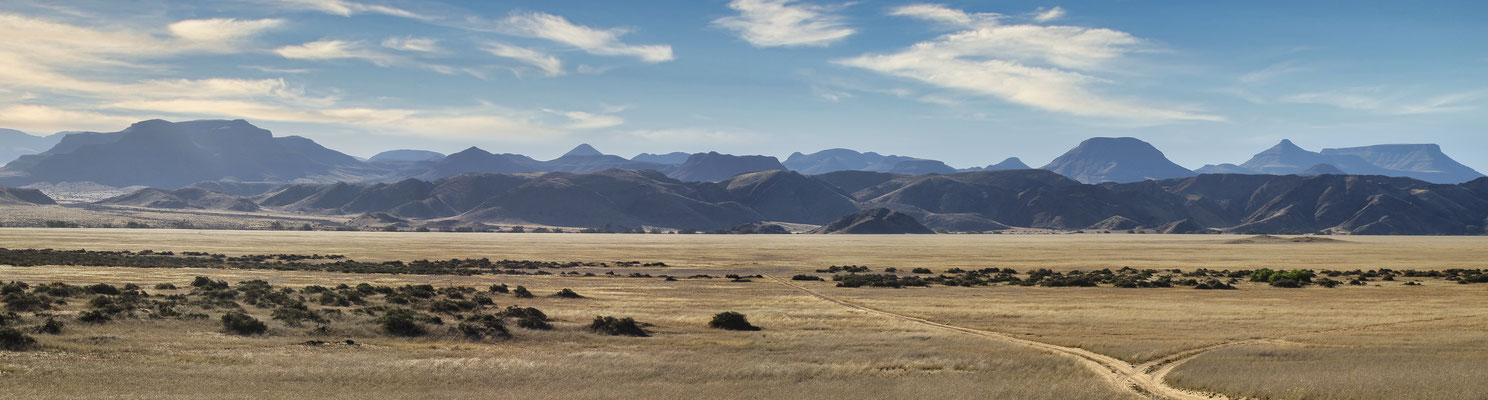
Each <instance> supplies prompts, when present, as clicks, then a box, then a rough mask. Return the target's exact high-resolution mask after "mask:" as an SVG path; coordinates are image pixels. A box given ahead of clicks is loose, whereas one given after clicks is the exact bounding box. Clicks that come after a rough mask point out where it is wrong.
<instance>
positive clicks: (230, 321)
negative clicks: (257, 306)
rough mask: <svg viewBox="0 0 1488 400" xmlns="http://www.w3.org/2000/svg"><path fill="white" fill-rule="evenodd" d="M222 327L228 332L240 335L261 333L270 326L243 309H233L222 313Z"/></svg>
mask: <svg viewBox="0 0 1488 400" xmlns="http://www.w3.org/2000/svg"><path fill="white" fill-rule="evenodd" d="M222 328H223V329H226V330H227V332H228V333H234V334H238V335H243V336H248V335H259V334H263V333H264V332H267V331H268V330H269V326H268V325H266V324H264V323H263V321H259V320H258V318H253V316H251V315H248V314H247V313H244V312H242V311H232V312H228V313H227V314H223V315H222Z"/></svg>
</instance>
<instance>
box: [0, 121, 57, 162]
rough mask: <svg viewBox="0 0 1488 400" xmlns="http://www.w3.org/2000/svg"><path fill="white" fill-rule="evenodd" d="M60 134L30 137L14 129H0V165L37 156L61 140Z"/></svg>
mask: <svg viewBox="0 0 1488 400" xmlns="http://www.w3.org/2000/svg"><path fill="white" fill-rule="evenodd" d="M62 136H63V135H61V134H55V135H51V136H32V135H29V134H27V133H25V132H21V131H18V130H14V129H0V165H5V163H8V162H11V161H13V160H15V159H16V158H19V157H20V156H24V155H28V154H37V153H41V152H43V151H46V150H47V149H50V148H52V146H55V145H57V142H58V141H61V140H62Z"/></svg>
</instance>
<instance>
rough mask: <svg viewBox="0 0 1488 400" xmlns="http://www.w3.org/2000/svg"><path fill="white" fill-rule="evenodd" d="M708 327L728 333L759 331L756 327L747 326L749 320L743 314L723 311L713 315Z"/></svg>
mask: <svg viewBox="0 0 1488 400" xmlns="http://www.w3.org/2000/svg"><path fill="white" fill-rule="evenodd" d="M708 327H709V328H714V329H723V330H730V331H757V330H760V328H759V327H758V326H754V325H751V324H749V319H747V318H745V317H744V314H740V313H736V312H733V311H725V312H721V313H718V315H714V316H713V320H712V321H708Z"/></svg>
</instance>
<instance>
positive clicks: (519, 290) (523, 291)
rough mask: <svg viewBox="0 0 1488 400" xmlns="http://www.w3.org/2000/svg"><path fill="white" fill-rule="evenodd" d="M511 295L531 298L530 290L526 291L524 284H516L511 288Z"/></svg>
mask: <svg viewBox="0 0 1488 400" xmlns="http://www.w3.org/2000/svg"><path fill="white" fill-rule="evenodd" d="M512 295H514V296H517V297H518V298H523V299H527V298H532V292H529V291H527V287H526V286H517V288H516V289H512Z"/></svg>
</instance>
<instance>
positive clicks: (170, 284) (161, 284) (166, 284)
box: [155, 283, 176, 290]
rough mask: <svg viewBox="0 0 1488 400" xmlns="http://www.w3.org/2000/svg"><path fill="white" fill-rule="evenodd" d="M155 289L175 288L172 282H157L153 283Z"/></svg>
mask: <svg viewBox="0 0 1488 400" xmlns="http://www.w3.org/2000/svg"><path fill="white" fill-rule="evenodd" d="M155 290H176V285H175V284H173V283H159V284H156V285H155Z"/></svg>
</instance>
